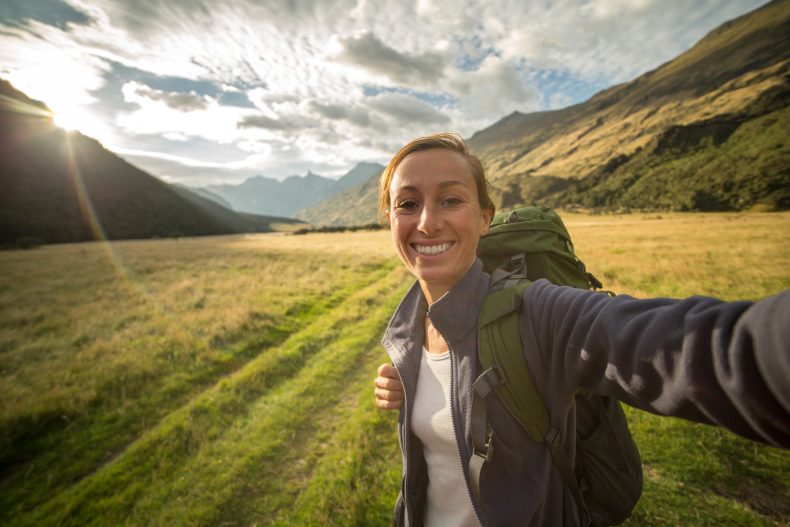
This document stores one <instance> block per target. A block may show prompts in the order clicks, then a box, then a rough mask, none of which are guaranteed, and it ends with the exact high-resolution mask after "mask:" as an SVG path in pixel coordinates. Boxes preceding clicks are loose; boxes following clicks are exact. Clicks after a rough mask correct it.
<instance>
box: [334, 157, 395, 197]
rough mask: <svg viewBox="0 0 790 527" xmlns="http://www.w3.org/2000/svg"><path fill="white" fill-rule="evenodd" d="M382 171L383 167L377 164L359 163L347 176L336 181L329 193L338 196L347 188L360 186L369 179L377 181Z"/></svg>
mask: <svg viewBox="0 0 790 527" xmlns="http://www.w3.org/2000/svg"><path fill="white" fill-rule="evenodd" d="M383 171H384V165H380V164H378V163H359V164H358V165H357V166H355V167H354V168H352V169H351V170H350V171H349V172H348V173H347V174H345V175H344V176H342V177H341V178H340V179H338V180H337V182H336V183H335V184H334V185H333V186H332V190H331V192H332V193H333V194H340V193H341V192H343V191H344V190H346V189H347V188H351V187H355V186H357V185H361V184H363V183H365V182H367V181H368V180H369V179H371V178H374V179H376V180H378V177H379V176H380V175H381V173H382V172H383Z"/></svg>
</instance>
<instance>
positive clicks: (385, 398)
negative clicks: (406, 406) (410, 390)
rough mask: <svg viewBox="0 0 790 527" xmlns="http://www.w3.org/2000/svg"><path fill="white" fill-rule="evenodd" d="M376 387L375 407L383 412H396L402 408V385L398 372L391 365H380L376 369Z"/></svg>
mask: <svg viewBox="0 0 790 527" xmlns="http://www.w3.org/2000/svg"><path fill="white" fill-rule="evenodd" d="M374 384H375V385H376V389H375V394H376V407H377V408H381V409H383V410H397V409H398V408H400V407H401V406H403V384H402V383H401V381H400V376H399V375H398V370H396V369H395V366H393V365H391V364H382V365H381V366H379V369H378V377H376V380H375V381H374Z"/></svg>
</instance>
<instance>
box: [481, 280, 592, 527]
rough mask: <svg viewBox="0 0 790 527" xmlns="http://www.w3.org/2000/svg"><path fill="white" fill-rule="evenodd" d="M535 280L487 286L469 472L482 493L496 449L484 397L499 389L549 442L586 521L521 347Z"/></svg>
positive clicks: (533, 434)
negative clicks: (522, 320) (521, 320)
mask: <svg viewBox="0 0 790 527" xmlns="http://www.w3.org/2000/svg"><path fill="white" fill-rule="evenodd" d="M531 284H532V282H530V281H529V280H525V281H523V282H521V283H520V284H518V285H517V286H515V287H508V288H506V289H504V290H501V291H493V292H489V293H488V295H487V296H486V299H485V301H484V303H483V308H482V310H481V312H480V317H479V321H478V356H479V359H480V363H481V365H482V367H483V370H484V371H483V373H482V374H481V375H480V376H479V377H478V378H477V380H476V381H475V383H474V384H473V385H472V388H473V395H472V422H471V426H472V455H471V457H470V460H469V474H470V480H471V482H472V490H473V492H474V494H475V497H476V498H477V499H478V500H479V501H480V502H481V503H482V500H481V495H480V473H481V472H482V469H483V465H484V464H485V462H486V461H487V460H489V459H491V456H492V455H493V437H494V433H493V429H491V427H490V426H489V423H488V419H487V416H486V401H485V399H486V397H487V396H488V395H489V394H490V393H491V391H496V393H497V395H498V396H499V398H500V399H501V400H502V402H503V403H504V404H505V407H506V408H507V409H508V411H509V412H510V413H511V414H512V415H513V417H514V418H515V419H516V420H517V421H518V422H519V424H520V425H521V426H522V427H523V428H524V430H525V431H526V432H527V435H529V437H530V439H532V440H533V441H535V442H537V443H546V445H547V446H548V448H549V451H550V452H551V458H552V461H553V462H554V466H555V467H557V470H558V471H559V473H560V475H561V476H562V479H563V481H564V482H565V484H566V485H567V486H568V489H569V490H570V491H571V494H572V495H573V499H574V501H575V502H576V508H577V509H578V511H579V516H580V519H581V522H582V525H585V526H586V525H589V524H590V515H589V512H588V510H587V507H586V505H585V503H584V498H583V497H582V493H581V489H580V488H579V483H578V481H577V480H576V474H575V472H574V470H573V465H572V464H571V463H570V461H569V460H568V457H567V456H566V455H565V452H564V450H563V449H562V436H561V434H560V432H559V430H557V429H556V428H555V427H553V426H551V422H550V421H549V414H548V410H547V409H546V405H545V403H544V402H543V399H541V397H540V395H539V394H538V391H537V388H536V387H535V383H534V380H533V378H532V375H531V374H530V372H529V367H528V366H527V361H526V358H525V357H524V352H523V350H522V344H521V334H520V333H519V328H518V317H519V313H520V312H521V307H522V302H523V293H524V290H525V289H526V288H527V287H529V286H530V285H531Z"/></svg>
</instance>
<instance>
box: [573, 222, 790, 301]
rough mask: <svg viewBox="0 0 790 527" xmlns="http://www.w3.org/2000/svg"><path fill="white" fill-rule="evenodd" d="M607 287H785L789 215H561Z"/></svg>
mask: <svg viewBox="0 0 790 527" xmlns="http://www.w3.org/2000/svg"><path fill="white" fill-rule="evenodd" d="M563 217H564V219H565V223H566V226H567V227H568V230H569V231H570V233H571V237H572V238H573V240H574V244H575V247H576V253H577V254H578V256H579V257H580V258H581V259H582V260H583V261H584V262H585V264H586V265H587V269H588V270H589V271H591V272H592V273H593V274H595V275H596V276H597V277H598V278H599V279H600V280H601V281H602V282H603V283H604V288H606V289H611V290H613V291H615V292H616V293H628V294H631V295H634V296H638V297H645V296H670V297H683V296H689V295H694V294H701V295H709V296H716V297H720V298H724V299H729V300H734V299H753V300H756V299H759V298H763V297H765V296H768V295H771V294H774V293H776V292H778V291H780V290H782V289H785V288H787V287H790V213H786V212H783V213H721V214H711V213H705V214H703V213H698V214H697V213H691V214H688V213H686V214H681V213H675V214H672V213H669V214H627V215H606V216H589V215H580V214H567V213H566V214H564V215H563Z"/></svg>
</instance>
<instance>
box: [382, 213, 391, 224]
mask: <svg viewBox="0 0 790 527" xmlns="http://www.w3.org/2000/svg"><path fill="white" fill-rule="evenodd" d="M384 216H386V218H387V223H388V224H389V225H392V218H390V211H389V210H386V211H385V212H384Z"/></svg>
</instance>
